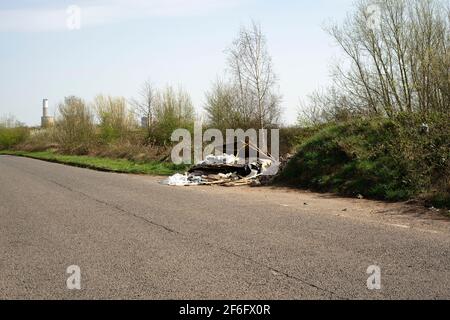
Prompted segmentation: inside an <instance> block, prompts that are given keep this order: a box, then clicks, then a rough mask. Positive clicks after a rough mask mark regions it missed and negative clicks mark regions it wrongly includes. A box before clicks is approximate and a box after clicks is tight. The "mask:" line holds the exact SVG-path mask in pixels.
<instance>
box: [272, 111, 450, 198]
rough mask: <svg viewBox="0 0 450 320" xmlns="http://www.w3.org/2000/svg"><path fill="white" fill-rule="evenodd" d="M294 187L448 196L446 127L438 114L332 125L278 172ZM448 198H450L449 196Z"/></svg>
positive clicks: (449, 168) (449, 144)
mask: <svg viewBox="0 0 450 320" xmlns="http://www.w3.org/2000/svg"><path fill="white" fill-rule="evenodd" d="M277 182H279V183H280V182H283V183H287V184H290V185H294V186H297V187H304V188H312V189H315V190H319V191H332V192H337V193H340V194H344V195H351V196H354V195H357V194H362V195H364V196H366V197H372V198H377V199H386V200H406V199H410V198H413V197H419V196H421V195H426V197H427V198H433V197H435V196H436V195H439V196H438V197H437V199H438V200H439V203H445V201H446V200H445V199H449V198H450V128H449V127H448V119H447V118H445V117H442V116H441V115H439V114H428V115H416V114H407V115H406V114H400V115H399V116H397V117H396V118H395V119H392V120H387V119H382V118H380V119H371V120H353V121H351V122H347V123H344V124H339V125H335V124H330V125H328V126H327V127H325V128H324V129H322V130H321V131H320V132H318V133H317V134H315V135H314V136H313V137H311V138H310V139H307V140H306V141H305V142H304V143H303V144H302V145H301V146H300V148H299V151H298V153H297V154H296V156H295V157H294V158H293V160H292V161H291V162H290V163H289V164H288V165H287V167H286V168H285V170H284V171H283V172H282V174H281V175H280V177H278V179H277ZM447 201H448V200H447Z"/></svg>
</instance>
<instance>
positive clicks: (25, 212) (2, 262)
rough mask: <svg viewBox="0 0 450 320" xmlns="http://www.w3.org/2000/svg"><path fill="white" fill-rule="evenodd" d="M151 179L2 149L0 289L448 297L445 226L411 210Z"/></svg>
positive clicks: (449, 231)
mask: <svg viewBox="0 0 450 320" xmlns="http://www.w3.org/2000/svg"><path fill="white" fill-rule="evenodd" d="M160 180H161V178H155V177H144V176H131V175H122V174H111V173H102V172H95V171H90V170H84V169H79V168H73V167H67V166H62V165H58V164H52V163H46V162H41V161H36V160H31V159H25V158H15V157H9V156H1V157H0V299H17V298H20V299H81V298H87V299H90V298H94V299H412V298H418V299H422V298H423V299H435V298H444V299H449V298H450V228H449V222H448V221H445V220H436V217H435V216H433V215H431V216H428V215H427V214H426V213H423V212H419V211H420V210H419V209H418V208H417V209H414V208H410V207H405V206H403V205H402V206H400V205H394V204H383V203H376V202H371V201H365V200H357V199H339V198H333V197H330V196H325V195H317V194H312V193H306V192H297V191H288V190H272V189H266V188H262V189H261V188H257V189H252V188H247V187H244V188H221V187H198V188H197V187H188V188H179V187H167V186H163V185H160V184H159V181H160ZM415 210H417V212H416V211H415ZM71 265H77V266H79V267H80V269H81V290H68V289H67V287H66V279H67V278H68V277H69V275H68V274H67V273H66V269H67V267H68V266H71ZM371 265H376V266H379V267H380V269H381V285H382V287H381V290H368V288H367V278H368V277H369V275H368V274H367V273H366V271H367V268H368V267H369V266H371Z"/></svg>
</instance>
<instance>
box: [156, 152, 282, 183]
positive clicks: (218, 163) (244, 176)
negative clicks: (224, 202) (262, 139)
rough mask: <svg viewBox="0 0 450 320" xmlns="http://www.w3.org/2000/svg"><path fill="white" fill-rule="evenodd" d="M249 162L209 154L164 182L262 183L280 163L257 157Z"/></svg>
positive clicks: (232, 156) (225, 155)
mask: <svg viewBox="0 0 450 320" xmlns="http://www.w3.org/2000/svg"><path fill="white" fill-rule="evenodd" d="M268 158H270V157H269V156H268ZM247 162H248V161H247ZM247 162H245V161H244V163H243V162H242V161H241V159H240V158H239V157H236V156H234V155H230V154H223V155H209V156H207V157H206V158H205V159H204V160H203V161H200V162H199V163H197V164H196V165H194V166H193V167H192V168H190V169H189V171H188V172H186V173H185V174H176V175H173V176H171V177H169V178H168V179H167V180H165V181H163V182H162V184H165V185H169V186H199V185H220V186H243V185H261V184H262V182H263V181H264V180H267V179H266V178H267V177H268V176H273V175H275V174H276V173H277V172H278V167H279V163H278V162H277V161H275V160H274V159H257V160H255V161H253V162H251V163H247Z"/></svg>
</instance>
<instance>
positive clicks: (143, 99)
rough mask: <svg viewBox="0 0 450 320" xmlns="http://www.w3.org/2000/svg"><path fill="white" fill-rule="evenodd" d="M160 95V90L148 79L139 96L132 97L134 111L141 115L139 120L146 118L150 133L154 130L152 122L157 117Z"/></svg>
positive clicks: (138, 115) (146, 125)
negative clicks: (156, 108)
mask: <svg viewBox="0 0 450 320" xmlns="http://www.w3.org/2000/svg"><path fill="white" fill-rule="evenodd" d="M157 96H158V92H157V90H156V89H155V87H154V86H153V84H152V83H151V82H150V81H149V80H147V81H146V82H144V84H143V85H142V87H141V90H140V91H139V97H138V98H137V99H132V100H131V104H132V106H133V112H134V113H135V114H136V116H137V117H139V120H140V121H142V119H145V121H146V124H145V127H146V129H147V131H148V132H149V133H150V132H151V130H152V128H151V127H152V124H153V122H154V120H155V119H154V117H155V104H156V99H157Z"/></svg>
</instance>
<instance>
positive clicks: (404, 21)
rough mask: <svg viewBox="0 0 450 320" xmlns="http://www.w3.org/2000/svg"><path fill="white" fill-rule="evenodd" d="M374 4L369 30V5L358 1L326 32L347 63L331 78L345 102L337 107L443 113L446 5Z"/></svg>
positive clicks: (394, 0)
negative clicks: (374, 20)
mask: <svg viewBox="0 0 450 320" xmlns="http://www.w3.org/2000/svg"><path fill="white" fill-rule="evenodd" d="M376 4H377V6H378V9H379V11H380V15H379V17H377V18H378V19H377V20H378V21H377V24H376V25H375V26H374V25H371V24H369V23H368V21H369V20H370V19H371V16H370V15H371V12H370V11H369V10H368V8H370V6H371V5H373V2H372V1H369V0H360V1H359V2H358V3H357V6H356V10H355V12H354V13H353V14H352V15H350V16H349V17H348V19H347V20H346V21H345V23H344V24H342V25H333V26H331V27H330V28H328V31H329V33H330V34H331V35H332V37H333V38H334V39H335V40H336V42H337V44H338V45H339V46H340V47H341V49H342V51H343V52H344V54H345V56H346V57H347V58H348V59H347V62H348V63H347V64H345V63H344V64H342V63H341V64H340V65H337V66H336V67H335V69H334V73H333V80H334V85H335V87H336V89H337V90H338V91H339V92H340V94H341V95H344V96H345V97H347V99H346V100H347V102H348V105H347V106H341V107H343V108H346V109H347V111H349V112H350V114H358V115H372V114H378V115H387V116H393V115H395V114H396V113H398V112H435V111H438V112H448V111H449V108H450V101H449V88H450V80H449V79H450V78H449V72H450V71H449V70H450V65H449V61H450V58H449V45H450V35H449V34H450V16H449V7H448V5H445V1H441V0H379V1H378V2H376ZM314 103H317V99H315V101H314ZM324 108H325V109H327V108H328V107H327V106H326V105H324Z"/></svg>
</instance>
